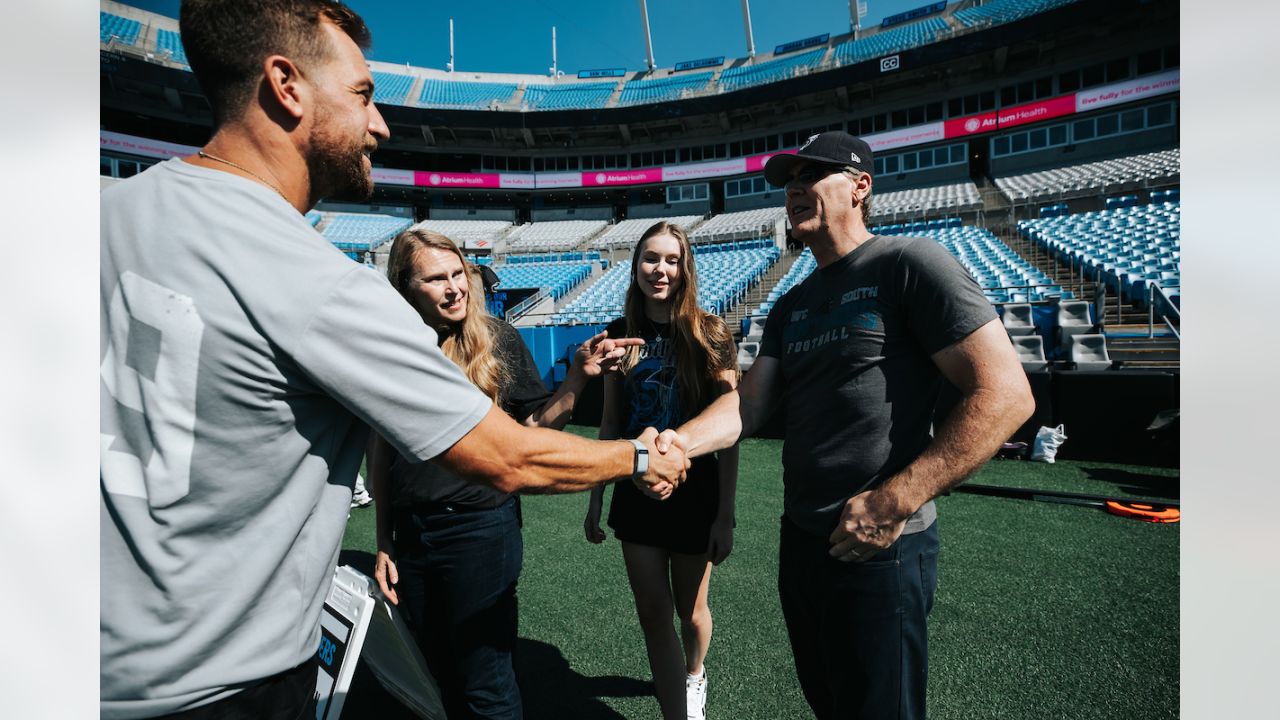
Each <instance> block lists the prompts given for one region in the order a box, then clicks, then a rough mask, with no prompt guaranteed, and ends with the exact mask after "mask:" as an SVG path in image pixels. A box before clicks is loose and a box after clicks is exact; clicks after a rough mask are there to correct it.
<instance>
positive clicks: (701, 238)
mask: <svg viewBox="0 0 1280 720" xmlns="http://www.w3.org/2000/svg"><path fill="white" fill-rule="evenodd" d="M786 216H787V211H786V208H782V207H769V208H759V209H756V210H741V211H739V212H731V213H721V214H720V215H715V216H713V217H712V218H711V219H710V220H708V221H706V222H705V223H703V224H701V225H699V226H698V228H697V229H696V230H694V231H693V234H692V235H690V236H689V242H692V243H707V242H722V241H726V240H746V239H751V238H759V237H772V236H773V234H774V229H775V227H776V226H777V223H778V221H780V220H782V219H784V218H785V217H786Z"/></svg>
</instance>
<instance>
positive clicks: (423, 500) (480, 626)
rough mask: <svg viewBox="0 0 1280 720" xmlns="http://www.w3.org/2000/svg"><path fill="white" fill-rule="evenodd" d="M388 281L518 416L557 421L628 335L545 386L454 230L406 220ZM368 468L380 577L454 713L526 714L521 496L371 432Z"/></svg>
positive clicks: (587, 352)
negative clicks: (448, 232) (516, 654)
mask: <svg viewBox="0 0 1280 720" xmlns="http://www.w3.org/2000/svg"><path fill="white" fill-rule="evenodd" d="M387 276H388V279H389V280H390V281H391V284H392V286H394V287H395V289H396V290H397V291H399V293H400V294H401V295H402V296H403V297H404V299H405V300H406V301H408V303H409V304H410V305H411V306H413V308H414V309H415V310H417V311H418V314H419V315H421V316H422V320H423V322H425V323H427V324H428V325H430V326H431V327H432V328H434V329H435V331H436V333H437V336H438V338H439V342H440V348H441V349H442V350H443V351H444V353H445V355H446V356H448V357H449V359H451V360H453V361H454V362H455V363H457V364H458V366H459V367H461V368H462V370H463V372H465V373H466V375H467V377H468V378H470V379H471V381H472V382H473V383H475V384H476V386H477V387H479V388H480V389H481V390H482V391H484V393H485V394H487V395H488V396H489V397H491V398H492V399H493V401H494V402H495V403H496V404H497V405H498V406H499V407H501V408H502V409H503V410H504V411H506V412H507V414H509V415H510V416H511V417H513V418H514V419H515V420H516V421H518V422H521V423H524V424H525V425H528V426H531V427H535V426H536V427H547V428H555V429H559V428H562V427H564V425H565V423H566V422H568V420H569V416H570V414H571V413H572V411H573V405H574V401H575V400H576V398H577V397H578V394H579V393H580V392H581V390H582V387H583V385H585V384H586V382H587V380H588V379H589V378H590V377H593V376H597V375H600V374H601V373H602V372H605V371H607V370H608V369H609V368H610V367H611V366H612V364H613V363H614V362H615V361H616V360H617V358H618V357H620V356H621V354H622V353H623V352H624V351H625V349H626V347H627V346H628V345H630V344H638V343H639V341H622V342H615V341H612V340H608V339H607V338H606V337H605V334H604V333H601V334H600V335H597V336H595V337H593V338H591V339H590V340H588V341H587V342H585V343H583V345H582V346H581V347H580V348H579V350H578V352H577V354H576V355H575V357H574V362H573V364H572V366H571V367H570V369H569V372H568V376H567V377H566V379H565V381H564V383H562V384H561V385H560V387H559V389H558V390H557V391H556V392H555V393H554V394H552V393H550V392H548V391H547V389H546V386H544V385H543V383H542V380H541V378H540V377H539V375H538V370H537V366H536V365H535V364H534V362H533V358H532V357H531V356H530V354H529V350H528V349H527V348H526V347H525V345H524V342H523V341H522V340H521V339H520V335H519V333H518V332H516V330H515V328H513V327H511V325H509V324H507V323H505V322H503V321H501V320H498V319H496V318H494V317H492V316H491V315H490V314H489V313H488V311H487V310H486V308H485V302H484V287H483V284H482V282H481V279H480V273H479V271H478V269H477V268H476V266H474V265H472V264H470V263H467V262H466V259H465V258H464V257H463V255H462V252H461V251H460V250H459V249H458V247H457V245H456V244H454V242H453V241H452V240H450V239H449V238H447V237H445V236H443V235H440V234H437V233H432V232H427V231H421V230H407V231H405V232H403V233H401V234H400V235H399V236H398V237H397V238H396V239H395V242H394V243H393V244H392V246H391V256H390V259H389V261H388V266H387ZM369 475H370V481H371V483H372V485H373V492H374V498H375V501H376V506H375V507H376V513H377V544H378V554H377V561H376V566H375V571H374V575H375V577H376V579H377V581H378V585H379V586H380V587H381V589H382V592H383V593H384V594H385V595H386V596H387V598H388V599H389V600H390V601H391V602H393V603H395V604H397V605H398V606H399V607H400V609H401V611H402V612H403V613H404V615H405V617H406V620H407V621H408V623H409V624H410V626H411V627H412V628H413V631H414V633H415V635H416V639H417V640H418V645H419V647H420V648H421V650H422V653H423V656H424V658H425V659H426V660H427V664H428V666H429V667H430V669H431V672H432V674H434V675H435V678H436V680H437V682H438V683H439V685H440V694H441V699H442V700H443V702H444V708H445V711H446V714H447V716H448V717H449V718H508V719H510V718H520V717H522V715H523V712H522V709H521V701H520V690H519V688H518V687H517V686H516V679H515V672H514V669H513V667H512V660H511V653H512V650H513V648H514V646H515V642H516V631H517V620H518V612H517V604H516V583H517V581H518V579H519V576H520V570H521V566H522V562H523V553H524V545H523V540H522V538H521V534H520V524H521V523H520V505H519V498H517V497H513V496H511V495H508V494H505V493H501V492H499V491H497V490H494V489H492V488H490V487H486V486H480V485H474V484H470V483H467V482H465V481H464V480H463V479H462V478H460V477H458V476H457V475H454V474H453V473H451V472H449V471H447V470H445V469H444V468H443V467H439V466H437V465H435V464H434V463H430V462H427V463H418V464H413V463H410V462H409V461H407V460H406V459H405V458H403V457H400V456H399V455H398V454H397V453H396V452H395V451H394V450H393V449H392V448H391V447H390V445H388V444H387V442H386V441H385V440H383V439H382V438H380V437H375V438H374V440H373V442H372V445H371V449H370V453H369Z"/></svg>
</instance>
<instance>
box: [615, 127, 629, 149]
mask: <svg viewBox="0 0 1280 720" xmlns="http://www.w3.org/2000/svg"><path fill="white" fill-rule="evenodd" d="M618 134H619V135H621V136H622V142H624V143H627V144H628V145H630V144H631V128H628V127H627V126H626V125H619V126H618Z"/></svg>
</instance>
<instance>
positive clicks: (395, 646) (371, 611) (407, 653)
mask: <svg viewBox="0 0 1280 720" xmlns="http://www.w3.org/2000/svg"><path fill="white" fill-rule="evenodd" d="M317 653H318V655H319V660H320V662H319V671H318V672H317V674H316V720H337V718H339V717H340V716H341V715H342V706H343V704H344V703H345V702H346V699H347V691H348V689H349V688H350V687H351V678H352V676H354V675H355V671H356V665H357V664H358V663H359V662H360V661H361V660H364V662H365V665H366V666H367V667H368V668H369V670H370V671H371V672H372V673H373V675H374V677H376V678H378V681H379V682H380V683H382V686H383V687H384V688H386V690H387V692H388V693H390V694H391V695H392V696H394V697H395V698H396V699H397V700H399V701H400V702H402V703H404V706H405V707H407V708H409V709H410V710H412V711H413V712H414V714H416V715H417V716H418V717H420V718H423V720H445V715H444V708H443V706H442V705H441V703H440V690H439V688H438V687H437V686H436V681H435V678H433V677H432V676H431V673H430V671H428V670H427V665H426V662H425V661H423V659H422V653H420V652H419V651H418V646H417V644H416V643H415V642H414V640H413V635H412V634H410V632H409V629H408V627H406V626H405V624H404V621H403V620H402V619H401V618H400V615H399V613H398V612H396V609H395V606H393V605H392V604H391V603H389V602H387V599H386V598H385V597H383V595H382V591H380V590H379V589H378V584H377V583H375V582H374V581H373V580H372V579H371V578H370V577H369V576H368V575H365V574H364V573H362V572H360V571H359V570H356V569H354V568H352V567H351V566H350V565H343V566H342V567H340V568H337V569H336V570H335V571H334V573H333V584H332V585H331V586H330V587H329V594H328V596H327V597H325V601H324V610H323V611H322V612H321V614H320V647H319V649H318V650H317Z"/></svg>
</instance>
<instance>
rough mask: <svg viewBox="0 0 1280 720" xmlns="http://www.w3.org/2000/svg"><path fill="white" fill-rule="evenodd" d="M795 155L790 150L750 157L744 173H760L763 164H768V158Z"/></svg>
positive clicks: (793, 150) (793, 149) (792, 150)
mask: <svg viewBox="0 0 1280 720" xmlns="http://www.w3.org/2000/svg"><path fill="white" fill-rule="evenodd" d="M795 154H796V151H795V148H792V149H790V150H779V151H778V152H775V153H768V154H766V155H751V156H749V157H748V158H747V168H746V171H747V172H749V173H753V172H760V171H761V170H764V164H765V163H767V162H769V158H771V157H773V156H774V155H795Z"/></svg>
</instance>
